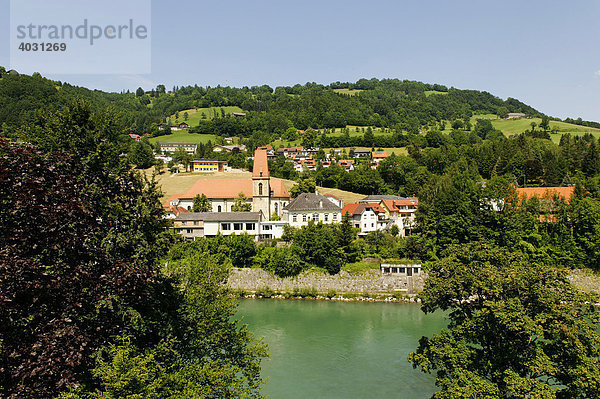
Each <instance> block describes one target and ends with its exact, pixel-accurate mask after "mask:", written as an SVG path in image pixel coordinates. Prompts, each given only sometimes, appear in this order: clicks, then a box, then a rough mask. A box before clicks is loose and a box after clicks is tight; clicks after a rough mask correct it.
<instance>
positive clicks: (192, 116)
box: [167, 106, 244, 126]
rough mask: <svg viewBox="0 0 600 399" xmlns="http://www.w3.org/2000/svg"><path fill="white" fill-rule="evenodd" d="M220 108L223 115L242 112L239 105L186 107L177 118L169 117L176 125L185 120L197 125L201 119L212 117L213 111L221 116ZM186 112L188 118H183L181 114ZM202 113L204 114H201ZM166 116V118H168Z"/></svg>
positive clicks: (189, 123) (191, 124)
mask: <svg viewBox="0 0 600 399" xmlns="http://www.w3.org/2000/svg"><path fill="white" fill-rule="evenodd" d="M221 109H223V111H225V115H231V113H232V112H244V111H243V110H242V109H241V108H240V107H235V106H234V107H209V108H192V109H186V110H183V111H180V112H179V118H177V119H175V115H174V114H173V115H171V116H170V117H169V118H170V119H171V122H172V123H173V124H174V125H176V124H178V123H181V122H186V123H187V124H188V125H190V126H198V124H199V123H200V121H201V120H203V119H207V120H208V119H213V118H214V112H215V111H216V112H217V115H219V117H220V116H221ZM185 112H187V113H188V120H184V119H183V114H184V113H185ZM203 115H204V116H203ZM169 118H167V120H168V119H169Z"/></svg>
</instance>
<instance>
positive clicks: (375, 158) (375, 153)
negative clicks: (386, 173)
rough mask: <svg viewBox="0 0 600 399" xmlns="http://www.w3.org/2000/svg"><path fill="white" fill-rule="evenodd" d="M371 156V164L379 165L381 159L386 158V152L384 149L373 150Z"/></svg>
mask: <svg viewBox="0 0 600 399" xmlns="http://www.w3.org/2000/svg"><path fill="white" fill-rule="evenodd" d="M371 157H372V159H373V165H375V166H379V164H380V163H381V161H383V160H384V159H386V158H387V154H386V153H385V151H373V154H371Z"/></svg>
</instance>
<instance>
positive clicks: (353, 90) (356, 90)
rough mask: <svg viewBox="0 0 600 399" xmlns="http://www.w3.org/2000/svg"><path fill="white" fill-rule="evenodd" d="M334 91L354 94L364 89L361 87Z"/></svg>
mask: <svg viewBox="0 0 600 399" xmlns="http://www.w3.org/2000/svg"><path fill="white" fill-rule="evenodd" d="M333 91H335V92H336V93H340V94H349V95H351V96H354V95H357V94H358V93H360V92H361V91H363V90H360V89H333Z"/></svg>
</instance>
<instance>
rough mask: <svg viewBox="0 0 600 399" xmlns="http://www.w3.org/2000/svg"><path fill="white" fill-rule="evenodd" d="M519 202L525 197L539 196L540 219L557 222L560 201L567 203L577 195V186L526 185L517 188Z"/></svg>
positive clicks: (528, 198)
mask: <svg viewBox="0 0 600 399" xmlns="http://www.w3.org/2000/svg"><path fill="white" fill-rule="evenodd" d="M516 191H517V196H518V199H517V201H518V203H519V204H520V203H521V202H522V201H523V199H526V200H531V199H533V198H537V199H538V200H539V201H540V215H539V220H540V221H542V222H549V223H551V222H556V211H557V210H558V206H559V202H560V201H565V202H566V203H567V204H569V203H570V202H571V199H572V198H573V196H574V195H575V187H574V186H570V187H525V188H517V189H516Z"/></svg>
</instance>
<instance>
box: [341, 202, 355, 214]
mask: <svg viewBox="0 0 600 399" xmlns="http://www.w3.org/2000/svg"><path fill="white" fill-rule="evenodd" d="M357 207H358V204H348V205H346V206H345V207H344V208H342V216H352V215H354V211H355V210H356V208H357Z"/></svg>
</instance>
